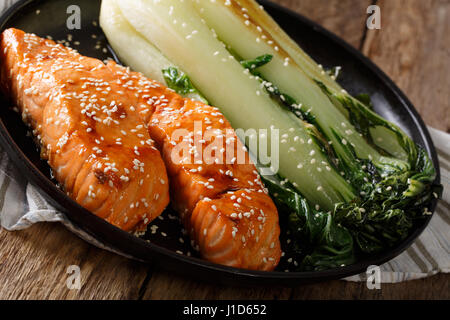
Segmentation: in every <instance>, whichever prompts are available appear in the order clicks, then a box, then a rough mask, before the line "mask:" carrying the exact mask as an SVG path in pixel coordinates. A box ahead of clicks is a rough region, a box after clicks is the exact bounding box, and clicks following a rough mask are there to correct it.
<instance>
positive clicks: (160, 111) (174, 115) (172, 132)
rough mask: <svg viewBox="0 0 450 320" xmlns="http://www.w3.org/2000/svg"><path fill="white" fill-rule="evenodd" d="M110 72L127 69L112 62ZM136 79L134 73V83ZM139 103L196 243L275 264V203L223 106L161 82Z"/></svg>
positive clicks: (213, 255) (246, 264) (251, 263)
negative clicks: (185, 95) (188, 96)
mask: <svg viewBox="0 0 450 320" xmlns="http://www.w3.org/2000/svg"><path fill="white" fill-rule="evenodd" d="M108 67H109V68H111V70H114V71H115V72H122V73H123V75H124V76H125V74H128V77H129V78H127V80H132V79H131V77H132V75H135V73H132V72H131V73H128V72H126V71H125V69H124V68H123V67H121V66H118V65H116V64H115V63H114V62H110V63H109V64H108ZM136 81H137V80H135V82H136ZM148 98H149V99H150V102H151V101H153V103H152V106H153V108H154V112H153V113H149V112H147V108H148V106H147V105H141V106H139V108H138V111H139V114H140V115H141V116H142V117H143V119H144V121H145V122H146V123H148V127H149V132H150V135H151V136H152V138H153V139H154V140H155V141H156V143H157V146H158V149H160V150H161V152H162V156H163V159H164V162H165V164H166V168H167V172H168V174H169V180H170V188H171V201H172V204H173V206H174V207H175V209H176V210H177V211H178V212H179V213H180V216H181V218H182V221H183V223H184V226H185V228H186V230H187V231H188V232H189V234H190V236H191V239H192V241H193V246H194V247H195V248H196V249H198V250H199V251H200V253H201V255H202V256H203V257H204V258H205V259H207V260H209V261H212V262H215V263H219V264H223V265H228V266H233V267H239V268H246V269H255V270H273V269H274V268H275V267H276V266H277V264H278V262H279V260H280V256H281V248H280V242H279V234H280V228H279V223H278V213H277V209H276V207H275V205H274V203H273V201H272V199H271V198H270V196H269V195H268V194H267V193H266V192H265V188H264V185H263V184H262V182H261V179H260V177H259V175H258V172H257V171H256V168H255V166H254V164H253V163H252V162H251V161H250V159H249V155H248V153H247V151H246V150H245V148H244V146H243V145H242V143H241V141H240V140H239V139H238V138H237V136H236V134H235V132H234V130H233V129H232V127H231V125H230V124H229V122H228V121H227V120H226V119H225V117H224V116H223V115H222V113H220V112H219V110H218V109H217V108H215V107H211V106H208V105H205V104H203V103H201V102H197V101H192V100H190V99H184V98H182V97H181V96H179V95H178V94H176V93H174V92H173V91H172V90H170V89H167V88H165V87H164V86H160V87H159V88H154V89H153V90H152V94H151V96H150V97H148Z"/></svg>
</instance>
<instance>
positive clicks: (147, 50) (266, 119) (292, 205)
mask: <svg viewBox="0 0 450 320" xmlns="http://www.w3.org/2000/svg"><path fill="white" fill-rule="evenodd" d="M100 20H101V25H102V28H103V30H104V31H105V33H106V35H107V37H108V40H109V41H110V43H111V45H112V47H113V48H114V50H115V51H116V52H117V53H118V54H119V56H120V57H121V59H123V61H124V62H125V63H126V64H128V65H129V66H131V67H132V68H133V69H135V70H136V71H141V72H143V73H144V74H145V75H147V76H148V77H150V78H153V79H155V80H158V81H161V82H163V83H165V84H166V85H168V86H169V87H170V88H172V89H173V90H175V91H177V92H178V93H180V94H182V95H184V96H188V97H191V98H197V99H200V100H203V101H206V100H207V101H209V102H210V103H211V104H212V105H214V106H217V107H218V108H219V109H220V110H221V111H222V112H223V113H224V115H225V116H226V117H227V119H228V120H229V121H230V123H231V125H232V126H233V127H234V128H235V129H238V128H239V129H243V130H247V131H249V132H250V131H251V130H254V131H253V132H261V131H258V130H261V129H264V130H266V132H267V134H266V135H264V137H263V136H260V135H259V134H256V138H258V139H260V140H261V139H264V142H266V143H267V144H268V145H271V143H273V142H276V143H279V153H280V154H279V170H276V168H273V169H274V170H275V171H277V172H276V174H274V175H267V176H264V177H263V178H264V181H265V184H266V187H267V188H268V190H269V192H270V194H271V195H272V197H273V199H274V201H275V202H276V204H277V205H278V206H279V208H280V213H281V212H288V215H287V220H288V224H289V228H290V229H291V232H292V234H293V235H294V237H295V239H296V241H295V244H296V245H295V250H296V251H297V253H298V254H299V256H301V259H302V261H303V262H302V264H301V268H303V269H312V270H319V269H327V268H332V267H338V266H342V265H347V264H350V263H352V262H354V261H355V259H356V257H357V256H358V255H360V254H370V253H374V252H379V251H381V250H383V249H385V248H387V247H390V246H393V245H395V244H396V243H398V242H399V241H401V240H402V239H404V238H406V237H407V235H408V234H409V232H410V230H411V228H412V227H413V225H414V221H415V220H416V219H419V218H421V217H422V216H423V215H424V214H427V213H428V207H429V205H430V203H431V200H432V198H434V197H439V195H440V192H441V189H440V186H438V185H434V180H435V176H436V172H435V169H434V167H433V164H432V163H431V160H430V159H429V157H428V155H427V153H426V152H425V151H424V150H423V149H422V148H421V147H420V146H418V145H416V144H415V143H414V142H413V141H412V140H411V138H409V137H408V136H407V135H406V134H405V133H404V132H403V131H402V130H401V129H400V128H399V127H398V126H396V125H395V124H393V123H390V122H388V121H387V120H385V119H383V118H382V117H381V116H379V115H377V114H376V113H375V112H374V111H373V110H372V108H371V103H370V99H369V98H368V96H367V95H360V96H358V97H352V96H351V95H350V94H349V93H347V92H346V91H345V90H343V89H342V88H341V86H340V85H339V84H338V83H337V82H336V81H335V80H336V75H337V73H336V72H326V71H325V70H324V69H323V68H322V67H321V66H320V65H318V64H316V63H315V62H314V60H313V59H312V58H311V57H309V56H308V55H307V54H306V53H305V52H304V51H303V50H302V49H301V48H300V47H299V46H298V45H297V44H296V43H295V42H294V41H293V40H292V39H290V38H289V36H288V35H287V34H285V33H284V32H283V30H282V29H281V28H280V27H279V26H278V25H277V24H276V22H275V21H274V20H273V19H272V18H271V17H270V16H269V15H268V14H267V13H265V11H264V10H263V8H262V7H261V6H259V5H258V4H257V3H256V2H255V1H253V0H215V1H211V0H164V1H157V0H127V1H119V0H103V3H102V13H101V19H100ZM275 130H278V131H279V135H278V136H279V140H277V141H273V139H275V138H274V135H272V134H271V133H273V132H275ZM252 134H253V135H255V134H254V133H252ZM240 138H241V139H242V140H243V142H244V143H245V142H246V140H245V137H240ZM256 159H257V160H258V161H262V159H260V158H258V156H257V157H256ZM264 166H272V167H273V163H260V164H259V167H264Z"/></svg>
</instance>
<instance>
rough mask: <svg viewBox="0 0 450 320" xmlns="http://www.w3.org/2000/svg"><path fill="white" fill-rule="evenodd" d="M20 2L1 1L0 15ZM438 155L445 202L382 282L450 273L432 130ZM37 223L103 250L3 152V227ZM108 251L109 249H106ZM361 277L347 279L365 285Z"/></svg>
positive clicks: (446, 209)
mask: <svg viewBox="0 0 450 320" xmlns="http://www.w3.org/2000/svg"><path fill="white" fill-rule="evenodd" d="M16 1H17V0H1V1H0V13H1V12H3V10H5V9H6V8H8V7H9V6H10V5H12V4H13V3H14V2H16ZM429 129H430V133H431V135H432V138H433V141H434V143H435V146H436V148H437V151H438V154H439V162H440V167H441V180H442V183H443V185H444V195H443V200H441V201H440V202H439V205H438V207H437V210H436V212H435V214H434V215H433V218H432V220H431V222H430V224H429V225H428V227H427V228H426V230H425V231H424V232H423V233H422V235H421V236H420V237H419V238H418V239H417V240H416V241H415V242H414V244H413V245H412V246H411V247H410V248H408V249H407V250H406V251H405V252H403V253H402V254H401V255H399V256H398V257H396V258H395V259H393V260H391V261H389V262H387V263H385V264H384V265H382V266H380V269H381V282H382V283H394V282H401V281H406V280H412V279H419V278H424V277H427V276H431V275H434V274H437V273H439V272H444V273H448V272H450V254H449V251H450V250H449V249H450V243H449V242H450V241H449V240H450V135H448V134H446V133H444V132H441V131H438V130H435V129H433V128H429ZM37 222H62V223H63V224H65V225H66V226H68V227H69V228H70V229H71V230H72V231H74V232H75V233H77V234H78V235H80V236H81V237H83V238H84V239H85V240H87V241H89V242H91V243H93V244H95V245H97V246H99V247H103V246H102V244H100V243H98V242H96V241H95V240H94V239H92V238H89V237H86V235H85V234H83V233H82V231H80V230H74V229H73V228H72V227H71V225H70V222H68V221H67V219H66V218H65V217H64V215H63V214H61V213H60V212H58V211H56V210H55V209H54V208H53V207H52V206H50V205H49V204H48V203H47V201H46V200H45V199H44V198H43V197H42V196H41V195H40V194H39V191H38V190H36V189H35V188H34V187H33V186H32V185H30V184H29V183H27V181H26V179H24V178H23V177H22V175H21V174H20V173H19V172H18V171H17V170H16V169H15V168H14V166H13V165H12V163H11V162H10V161H9V159H8V156H7V155H6V153H5V152H4V151H3V150H2V149H1V148H0V224H1V226H2V227H3V228H5V229H7V230H10V231H14V230H21V229H25V228H28V227H29V226H31V225H32V224H34V223H37ZM105 249H109V248H105ZM365 279H366V275H365V274H361V275H357V276H353V277H349V278H346V279H345V280H348V281H365Z"/></svg>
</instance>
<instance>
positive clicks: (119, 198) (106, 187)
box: [0, 29, 169, 232]
mask: <svg viewBox="0 0 450 320" xmlns="http://www.w3.org/2000/svg"><path fill="white" fill-rule="evenodd" d="M0 63H1V87H2V90H3V91H4V93H5V94H7V95H8V96H9V97H10V98H11V100H12V101H13V102H14V103H15V104H16V105H17V107H18V109H19V110H20V112H21V114H22V118H23V120H24V121H25V122H26V123H27V124H28V125H29V126H30V127H31V129H32V130H33V133H34V136H35V137H36V138H37V140H38V142H39V144H40V146H41V155H42V157H43V158H44V159H46V160H47V161H48V163H49V165H50V167H51V168H52V171H53V174H54V176H55V178H56V180H57V181H58V182H59V183H60V185H61V186H62V187H63V189H64V191H65V192H67V194H68V195H69V196H70V197H71V198H72V199H74V200H75V201H76V202H78V203H79V204H80V205H82V206H83V207H85V208H86V209H88V210H90V211H91V212H93V213H94V214H96V215H97V216H99V217H101V218H103V219H105V220H106V221H108V222H110V223H111V224H113V225H115V226H117V227H119V228H121V229H123V230H126V231H130V232H141V231H144V230H145V229H146V226H147V225H148V223H150V222H151V221H152V220H153V219H155V218H156V217H157V216H158V215H160V214H161V213H162V211H163V210H164V208H165V207H166V206H167V204H168V203H169V187H168V178H167V173H166V169H165V165H164V162H163V160H162V158H161V155H160V152H159V151H158V150H157V149H156V148H155V146H154V142H153V140H152V139H151V138H150V135H149V133H148V130H147V126H146V124H145V123H144V122H143V121H142V119H141V117H140V116H139V115H138V114H137V113H136V112H135V107H134V106H138V105H139V104H142V103H145V101H144V99H143V98H142V93H140V94H137V91H138V89H136V88H130V87H128V86H127V85H126V82H124V81H123V80H122V79H121V77H120V75H117V74H115V73H114V72H112V71H111V69H110V68H108V67H107V66H106V65H105V64H103V63H102V62H101V61H99V60H96V59H92V58H88V57H84V56H82V55H80V54H78V53H77V52H76V51H74V50H72V49H69V48H66V47H64V46H62V45H59V44H55V43H54V42H53V41H50V40H45V39H42V38H39V37H37V36H35V35H32V34H26V33H24V32H23V31H20V30H16V29H8V30H6V31H4V32H3V34H2V35H1V48H0ZM139 90H143V91H145V90H147V91H151V90H150V89H148V88H147V89H146V88H140V89H139Z"/></svg>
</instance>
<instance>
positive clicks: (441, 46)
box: [363, 0, 450, 133]
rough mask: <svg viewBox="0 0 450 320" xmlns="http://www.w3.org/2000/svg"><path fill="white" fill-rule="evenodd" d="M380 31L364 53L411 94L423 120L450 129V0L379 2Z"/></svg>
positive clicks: (373, 33) (369, 36)
mask: <svg viewBox="0 0 450 320" xmlns="http://www.w3.org/2000/svg"><path fill="white" fill-rule="evenodd" d="M378 5H379V6H380V8H381V17H382V18H381V21H382V27H381V30H374V31H369V32H368V33H367V37H366V41H365V43H364V45H363V53H364V54H365V55H367V56H368V57H369V58H370V59H372V61H374V62H375V63H376V64H377V65H378V66H380V67H381V69H383V71H385V72H386V73H387V74H388V75H389V76H390V77H391V78H392V79H393V80H394V81H395V82H396V83H397V85H399V87H400V88H401V89H402V90H403V91H404V92H405V93H406V95H407V96H408V97H409V99H410V100H411V102H412V103H413V104H414V106H415V107H416V109H417V110H418V111H419V113H420V115H421V116H422V118H423V119H424V121H425V122H426V123H427V124H428V125H431V126H433V127H435V128H436V129H440V130H443V131H446V132H448V133H450V90H449V85H450V72H449V71H450V1H449V0H426V1H423V0H394V1H392V0H379V1H378Z"/></svg>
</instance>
